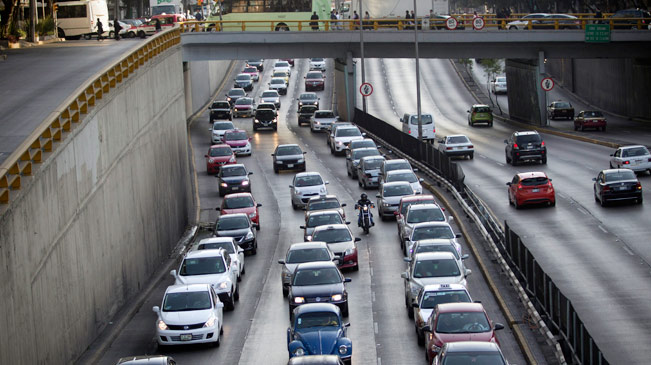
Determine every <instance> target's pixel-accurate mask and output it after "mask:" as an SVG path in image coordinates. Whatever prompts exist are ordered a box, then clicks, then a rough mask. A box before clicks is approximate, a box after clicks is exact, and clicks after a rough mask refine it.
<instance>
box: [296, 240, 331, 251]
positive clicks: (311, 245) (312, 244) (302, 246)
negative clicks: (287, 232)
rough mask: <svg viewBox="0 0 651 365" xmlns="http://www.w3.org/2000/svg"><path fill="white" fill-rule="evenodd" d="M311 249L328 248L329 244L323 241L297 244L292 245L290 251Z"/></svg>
mask: <svg viewBox="0 0 651 365" xmlns="http://www.w3.org/2000/svg"><path fill="white" fill-rule="evenodd" d="M310 248H328V244H327V243H325V242H323V241H310V242H297V243H292V244H291V246H289V249H288V251H294V250H307V249H310Z"/></svg>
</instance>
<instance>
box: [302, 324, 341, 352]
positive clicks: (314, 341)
mask: <svg viewBox="0 0 651 365" xmlns="http://www.w3.org/2000/svg"><path fill="white" fill-rule="evenodd" d="M322 328H323V329H319V330H316V331H314V330H311V331H305V332H296V334H295V337H296V340H298V341H300V342H301V343H302V344H303V346H305V349H306V350H307V353H308V354H310V355H329V354H332V353H333V352H334V351H335V347H336V346H337V339H338V338H339V337H342V335H343V333H342V331H341V329H340V328H327V327H322Z"/></svg>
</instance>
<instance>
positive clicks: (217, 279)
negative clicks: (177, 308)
mask: <svg viewBox="0 0 651 365" xmlns="http://www.w3.org/2000/svg"><path fill="white" fill-rule="evenodd" d="M222 281H230V278H229V277H228V271H224V272H223V273H221V274H207V275H187V276H182V275H177V276H176V284H211V285H216V284H219V283H221V282H222Z"/></svg>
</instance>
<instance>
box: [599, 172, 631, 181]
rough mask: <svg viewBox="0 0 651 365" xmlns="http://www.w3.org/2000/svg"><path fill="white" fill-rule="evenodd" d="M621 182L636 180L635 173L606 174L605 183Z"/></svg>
mask: <svg viewBox="0 0 651 365" xmlns="http://www.w3.org/2000/svg"><path fill="white" fill-rule="evenodd" d="M621 180H637V177H636V176H635V173H634V172H633V171H632V170H620V171H617V172H609V173H607V174H606V182H613V181H621Z"/></svg>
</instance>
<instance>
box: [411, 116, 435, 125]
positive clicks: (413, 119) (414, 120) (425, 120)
mask: <svg viewBox="0 0 651 365" xmlns="http://www.w3.org/2000/svg"><path fill="white" fill-rule="evenodd" d="M420 119H421V120H422V121H423V122H422V124H423V125H427V124H432V123H434V121H433V119H432V116H431V115H429V114H421V115H420ZM410 123H411V124H414V125H418V116H417V115H412V116H411V121H410Z"/></svg>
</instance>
